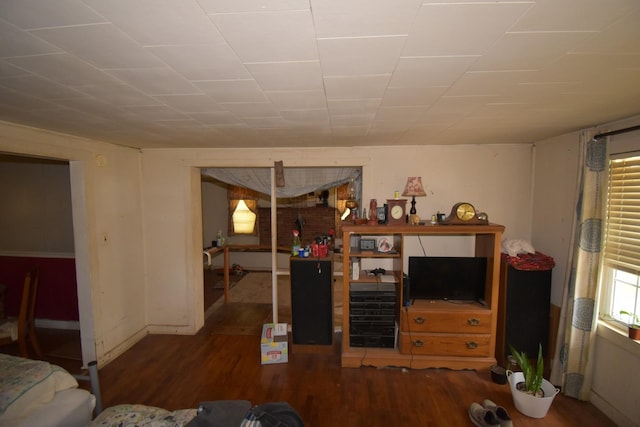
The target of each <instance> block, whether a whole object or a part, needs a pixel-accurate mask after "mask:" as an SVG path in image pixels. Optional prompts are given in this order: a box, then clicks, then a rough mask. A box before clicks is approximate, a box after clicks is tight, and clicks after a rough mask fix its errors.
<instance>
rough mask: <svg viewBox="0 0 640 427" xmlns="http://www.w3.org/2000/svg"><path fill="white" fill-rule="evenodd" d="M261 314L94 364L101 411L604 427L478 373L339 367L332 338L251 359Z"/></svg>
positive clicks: (583, 407) (230, 308)
mask: <svg viewBox="0 0 640 427" xmlns="http://www.w3.org/2000/svg"><path fill="white" fill-rule="evenodd" d="M268 313H270V306H269V305H265V304H228V305H227V306H224V307H223V309H222V310H220V311H219V312H216V313H214V315H212V316H211V317H210V318H209V319H208V320H207V324H206V325H205V327H204V328H203V329H202V330H201V331H200V332H199V333H198V334H197V335H195V336H177V335H149V336H147V337H145V338H143V339H142V340H141V341H140V342H138V343H137V344H136V345H134V346H133V347H132V348H131V349H129V350H127V351H126V352H125V353H124V354H122V355H121V356H120V357H118V358H117V359H115V360H114V361H112V362H111V363H109V364H108V365H106V366H104V367H101V369H100V381H101V389H102V398H103V405H104V407H108V406H112V405H116V404H121V403H141V404H146V405H153V406H158V407H163V408H166V409H169V410H174V409H180V408H195V407H197V405H198V403H199V402H201V401H207V400H222V399H246V400H250V401H251V402H253V403H254V404H259V403H264V402H274V401H286V402H289V403H290V404H291V405H292V406H293V407H294V408H295V409H296V410H297V411H298V412H299V413H300V415H301V416H302V418H303V420H304V421H305V424H306V425H307V426H323V427H324V426H368V427H369V426H466V425H469V426H471V425H472V423H471V422H470V421H469V418H468V414H467V409H468V407H469V405H470V404H471V403H472V402H478V403H481V402H482V401H483V400H484V399H491V400H493V401H494V402H496V403H498V404H500V405H503V406H505V407H506V408H507V410H508V411H509V413H510V414H511V416H512V418H513V424H514V426H516V427H528V426H563V427H564V426H581V427H585V426H586V427H589V426H598V427H601V426H611V425H614V424H613V423H612V422H611V421H610V420H609V419H608V418H607V417H605V416H604V415H603V414H602V413H601V412H600V411H599V410H597V409H596V408H595V407H594V406H593V405H591V404H590V403H585V402H580V401H577V400H575V399H572V398H568V397H565V396H563V395H562V394H560V395H558V396H557V397H556V399H555V401H554V402H553V405H552V407H551V409H550V411H549V413H548V414H547V416H546V417H545V418H543V419H533V418H528V417H526V416H524V415H522V414H520V413H519V412H518V411H517V410H516V409H515V408H514V406H513V403H512V399H511V393H510V391H509V386H508V385H497V384H494V383H493V382H492V381H491V380H490V375H489V372H488V370H487V371H485V370H482V371H470V370H469V371H451V370H447V369H424V370H406V369H399V368H384V369H378V368H372V367H361V368H357V369H353V368H341V367H340V348H339V346H340V344H339V343H340V336H338V335H336V337H335V343H336V344H335V345H334V346H332V347H331V348H330V349H329V350H330V351H329V352H322V353H318V354H310V353H298V354H296V352H295V351H292V353H291V354H290V356H289V362H288V363H286V364H276V365H261V364H260V357H259V354H260V343H259V341H260V337H259V331H260V328H261V323H262V322H264V319H265V315H267V316H268ZM43 332H46V331H43ZM43 340H44V341H46V338H44V339H43ZM75 363H76V364H77V362H75Z"/></svg>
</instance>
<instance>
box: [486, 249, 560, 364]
mask: <svg viewBox="0 0 640 427" xmlns="http://www.w3.org/2000/svg"><path fill="white" fill-rule="evenodd" d="M499 301H500V302H499V306H498V331H497V336H496V359H497V361H498V363H499V364H500V365H502V366H507V356H508V355H509V354H510V353H511V352H510V351H509V344H511V345H513V346H514V347H515V348H516V350H518V351H521V352H522V351H524V352H525V353H527V355H528V356H529V358H531V359H535V358H536V357H537V355H538V344H542V352H543V356H544V357H546V356H547V353H548V352H547V349H548V347H549V311H550V308H551V270H537V271H525V270H517V269H515V268H514V267H513V266H512V265H509V264H508V263H505V262H504V261H503V262H502V265H501V269H500V298H499Z"/></svg>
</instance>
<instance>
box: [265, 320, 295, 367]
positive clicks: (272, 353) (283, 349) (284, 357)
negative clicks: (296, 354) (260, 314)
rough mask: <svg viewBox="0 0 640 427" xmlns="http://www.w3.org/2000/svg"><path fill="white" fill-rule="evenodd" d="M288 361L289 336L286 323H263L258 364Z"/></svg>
mask: <svg viewBox="0 0 640 427" xmlns="http://www.w3.org/2000/svg"><path fill="white" fill-rule="evenodd" d="M288 361H289V336H288V335H287V324H286V323H275V324H274V323H265V324H264V325H262V337H261V338H260V362H261V363H262V364H263V365H270V364H273V363H287V362H288Z"/></svg>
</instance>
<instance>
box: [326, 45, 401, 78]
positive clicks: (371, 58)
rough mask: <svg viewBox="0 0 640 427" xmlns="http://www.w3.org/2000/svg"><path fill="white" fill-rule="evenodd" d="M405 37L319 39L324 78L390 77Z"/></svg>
mask: <svg viewBox="0 0 640 427" xmlns="http://www.w3.org/2000/svg"><path fill="white" fill-rule="evenodd" d="M405 40H406V36H390V37H359V38H339V39H335V38H333V39H319V40H318V51H319V53H320V60H321V61H322V71H323V72H324V75H325V76H348V75H354V74H387V73H388V74H391V73H392V72H393V70H394V68H395V67H396V64H397V62H398V57H399V56H400V52H401V51H402V47H403V46H404V42H405Z"/></svg>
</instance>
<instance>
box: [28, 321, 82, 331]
mask: <svg viewBox="0 0 640 427" xmlns="http://www.w3.org/2000/svg"><path fill="white" fill-rule="evenodd" d="M35 324H36V328H43V329H65V330H74V331H79V330H80V322H79V321H77V320H51V319H35Z"/></svg>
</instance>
